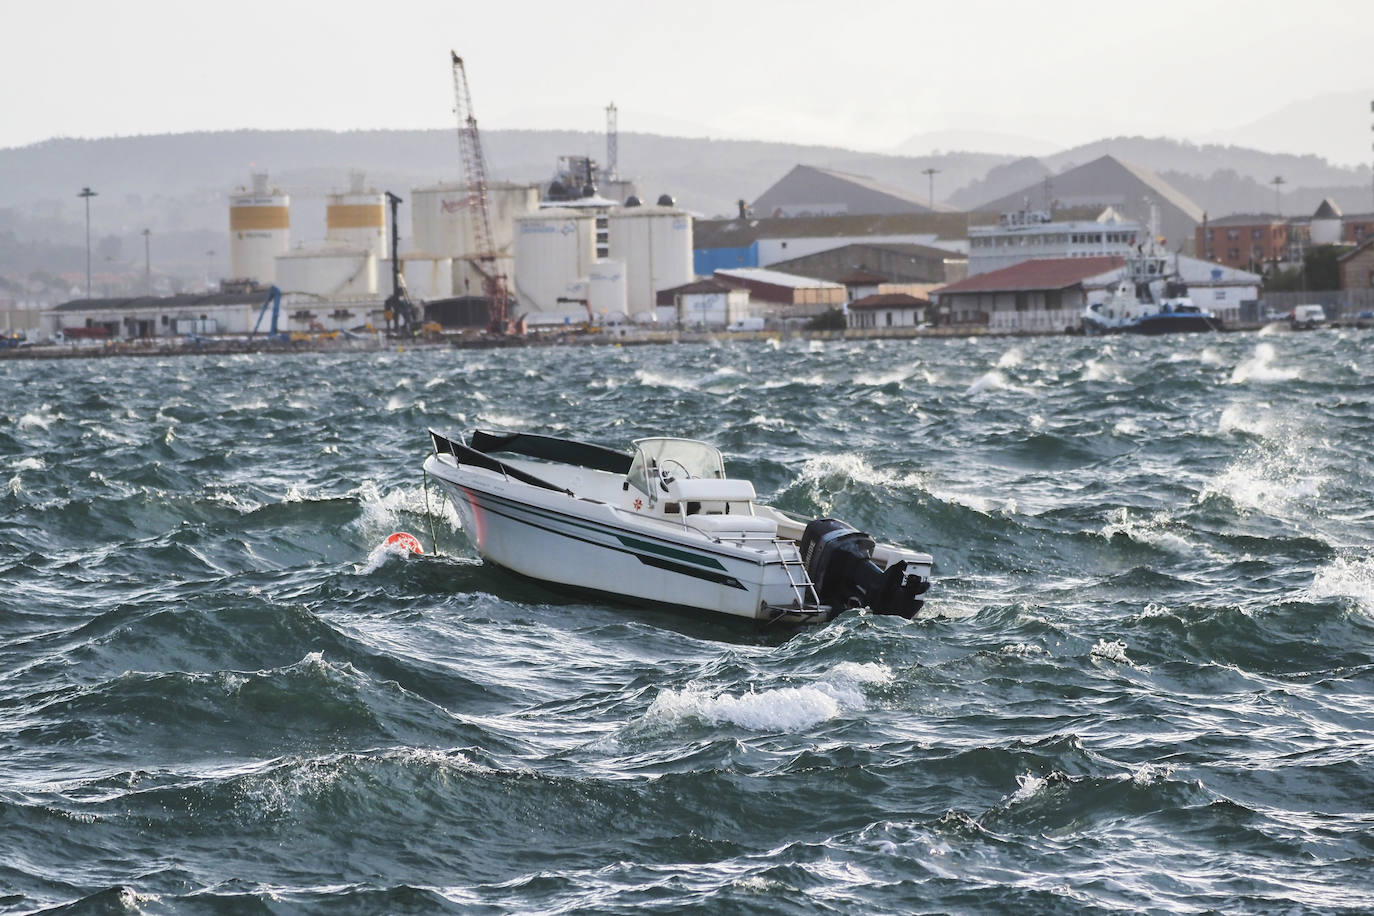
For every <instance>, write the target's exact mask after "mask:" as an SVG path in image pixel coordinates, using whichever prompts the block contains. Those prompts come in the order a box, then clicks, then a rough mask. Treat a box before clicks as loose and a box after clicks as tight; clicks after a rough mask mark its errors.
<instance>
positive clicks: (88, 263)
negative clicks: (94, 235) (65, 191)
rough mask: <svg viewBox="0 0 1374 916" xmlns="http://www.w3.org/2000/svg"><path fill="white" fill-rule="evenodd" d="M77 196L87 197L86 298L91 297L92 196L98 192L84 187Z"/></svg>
mask: <svg viewBox="0 0 1374 916" xmlns="http://www.w3.org/2000/svg"><path fill="white" fill-rule="evenodd" d="M76 196H77V197H84V198H85V199H86V298H87V299H89V298H91V198H92V197H95V196H96V192H95V191H92V190H91V189H90V188H82V189H81V193H80V194H78V195H76Z"/></svg>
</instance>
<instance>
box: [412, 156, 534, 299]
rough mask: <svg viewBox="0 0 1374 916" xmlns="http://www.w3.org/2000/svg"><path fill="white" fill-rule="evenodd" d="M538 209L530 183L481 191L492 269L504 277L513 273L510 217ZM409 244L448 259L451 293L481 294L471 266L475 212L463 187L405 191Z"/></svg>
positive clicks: (476, 273) (474, 251) (478, 276)
mask: <svg viewBox="0 0 1374 916" xmlns="http://www.w3.org/2000/svg"><path fill="white" fill-rule="evenodd" d="M538 209H539V188H538V187H537V186H536V185H528V184H509V183H497V184H492V185H489V186H488V187H487V214H488V217H489V219H490V221H491V234H492V244H493V246H494V247H495V249H496V251H495V253H496V270H497V271H498V272H499V273H502V274H504V275H505V277H506V278H507V285H509V283H510V278H511V276H512V275H513V274H514V265H513V261H512V258H513V255H514V235H515V226H514V219H515V217H517V216H519V215H521V214H524V213H532V212H534V211H536V210H538ZM410 226H411V241H412V244H413V245H414V246H415V248H416V250H417V251H423V252H426V253H427V254H432V255H437V256H440V257H449V258H452V259H453V290H454V292H455V293H457V294H458V295H464V294H471V295H474V296H479V295H481V294H482V274H481V272H480V271H479V270H478V269H477V266H476V265H475V264H474V261H475V260H476V259H475V258H474V257H473V256H474V255H477V254H481V253H482V252H479V251H478V250H477V248H478V245H477V225H476V214H475V213H473V211H472V207H471V202H470V196H469V194H468V191H467V188H466V187H465V186H463V185H459V184H439V185H431V186H429V187H423V188H412V189H411V192H410Z"/></svg>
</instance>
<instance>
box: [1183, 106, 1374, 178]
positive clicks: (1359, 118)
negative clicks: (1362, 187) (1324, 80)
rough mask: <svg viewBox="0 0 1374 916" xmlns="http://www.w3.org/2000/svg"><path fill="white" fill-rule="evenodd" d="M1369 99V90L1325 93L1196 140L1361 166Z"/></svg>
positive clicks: (1367, 154) (1367, 140)
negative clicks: (1312, 154)
mask: <svg viewBox="0 0 1374 916" xmlns="http://www.w3.org/2000/svg"><path fill="white" fill-rule="evenodd" d="M1371 99H1374V88H1365V89H1358V90H1348V91H1343V92H1328V93H1324V94H1322V95H1319V96H1314V97H1312V98H1307V99H1303V100H1301V101H1298V102H1293V103H1292V104H1290V105H1286V106H1284V107H1283V108H1280V109H1279V110H1278V111H1275V112H1273V113H1272V114H1269V115H1266V116H1265V117H1263V118H1260V119H1258V120H1256V121H1251V122H1250V123H1248V124H1242V125H1240V126H1237V127H1229V128H1224V129H1220V130H1217V131H1215V132H1213V133H1212V134H1210V135H1208V136H1206V137H1202V138H1201V139H1203V140H1209V141H1213V142H1217V143H1226V144H1230V145H1235V146H1243V147H1249V148H1252V149H1256V150H1268V151H1271V152H1276V153H1290V154H1294V153H1295V154H1299V155H1301V154H1303V153H1306V152H1308V151H1309V150H1316V151H1319V152H1321V153H1322V154H1324V155H1326V156H1329V157H1331V158H1332V159H1333V160H1334V161H1336V162H1343V163H1346V162H1349V163H1365V162H1368V161H1369V159H1370V139H1371V136H1374V135H1371V133H1370V129H1369V128H1370V120H1371V112H1370V110H1369V104H1370V100H1371Z"/></svg>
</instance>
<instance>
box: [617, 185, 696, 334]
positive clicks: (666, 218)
mask: <svg viewBox="0 0 1374 916" xmlns="http://www.w3.org/2000/svg"><path fill="white" fill-rule="evenodd" d="M607 216H608V219H609V223H610V226H609V229H610V250H611V257H612V258H614V259H615V260H618V261H623V262H624V263H625V275H626V305H627V311H628V312H629V313H630V314H632V315H633V314H639V313H642V312H649V313H652V312H653V311H654V308H655V294H656V293H657V292H658V291H659V290H664V289H671V288H672V287H674V286H682V285H683V284H685V283H690V282H691V281H692V279H693V277H694V276H695V274H694V272H693V270H692V217H691V216H690V215H689V214H687V213H685V212H683V211H682V210H679V209H677V208H676V207H670V206H655V207H626V208H624V209H621V210H612V211H611V212H610V213H609V214H607Z"/></svg>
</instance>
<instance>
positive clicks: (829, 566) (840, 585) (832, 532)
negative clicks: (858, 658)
mask: <svg viewBox="0 0 1374 916" xmlns="http://www.w3.org/2000/svg"><path fill="white" fill-rule="evenodd" d="M801 555H802V562H803V563H805V564H806V572H807V574H808V575H810V576H811V581H812V582H813V583H815V586H816V594H817V596H818V597H819V598H820V599H821V603H822V604H828V605H830V606H831V607H832V608H834V609H835V611H837V612H838V611H841V610H844V609H846V608H855V607H867V608H868V609H869V610H871V611H873V612H874V613H875V614H897V615H899V616H901V617H906V618H907V619H910V618H911V617H912V616H914V615H915V613H916V612H917V611H919V610H920V609H921V605H923V604H925V601H923V600H922V599H921V597H920V596H921V595H924V594H925V593H926V590H927V589H928V588H930V580H929V579H924V578H922V577H921V576H920V575H918V574H917V573H916V571H915V570H912V571H911V572H910V573H908V572H907V563H906V561H905V560H902V561H900V562H897V563H893V564H892V565H891V566H889V567H888V568H887V569H880V568H879V567H878V564H877V563H874V562H873V560H872V556H873V538H871V537H869V536H868V535H866V534H864V533H863V532H862V531H858V530H856V529H855V528H854V527H853V526H851V525H847V524H845V523H844V522H842V521H840V520H839V519H836V518H818V519H816V520H815V521H814V522H811V523H810V524H808V525H807V526H806V531H805V532H804V533H803V534H802V539H801Z"/></svg>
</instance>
